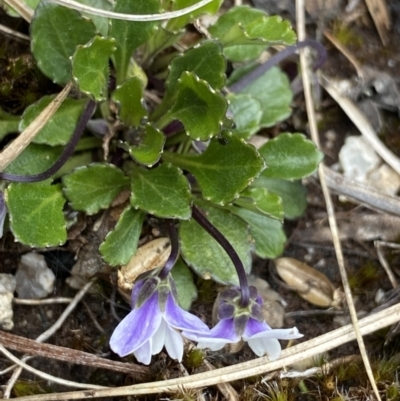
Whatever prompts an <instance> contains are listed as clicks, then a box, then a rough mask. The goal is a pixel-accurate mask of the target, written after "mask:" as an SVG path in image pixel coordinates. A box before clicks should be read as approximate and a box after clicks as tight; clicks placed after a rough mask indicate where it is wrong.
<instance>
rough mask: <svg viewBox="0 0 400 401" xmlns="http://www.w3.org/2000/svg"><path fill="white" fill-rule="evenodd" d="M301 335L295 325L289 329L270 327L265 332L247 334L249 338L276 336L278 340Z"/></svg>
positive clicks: (290, 338) (291, 338)
mask: <svg viewBox="0 0 400 401" xmlns="http://www.w3.org/2000/svg"><path fill="white" fill-rule="evenodd" d="M301 337H303V334H300V333H299V330H297V327H292V328H291V329H270V330H268V331H265V332H260V333H257V334H254V335H253V336H249V339H254V338H277V339H279V340H294V339H296V338H301ZM243 338H244V336H243Z"/></svg>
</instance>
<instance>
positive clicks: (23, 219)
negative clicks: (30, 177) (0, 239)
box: [5, 180, 67, 248]
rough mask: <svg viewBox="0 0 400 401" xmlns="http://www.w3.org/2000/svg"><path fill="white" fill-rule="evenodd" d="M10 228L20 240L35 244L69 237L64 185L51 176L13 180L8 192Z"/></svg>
mask: <svg viewBox="0 0 400 401" xmlns="http://www.w3.org/2000/svg"><path fill="white" fill-rule="evenodd" d="M5 199H6V203H7V208H8V212H9V216H10V228H11V231H12V233H13V234H14V237H15V239H16V240H17V241H19V242H21V243H23V244H25V245H29V246H32V247H40V248H42V247H48V246H58V245H62V244H63V243H64V242H65V241H66V240H67V230H66V226H65V220H64V214H63V206H64V203H65V199H64V197H63V195H62V188H61V185H59V184H57V185H51V182H50V180H47V181H42V182H37V183H33V184H22V183H13V184H10V185H9V186H8V187H7V189H6V192H5Z"/></svg>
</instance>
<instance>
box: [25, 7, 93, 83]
mask: <svg viewBox="0 0 400 401" xmlns="http://www.w3.org/2000/svg"><path fill="white" fill-rule="evenodd" d="M95 32H96V29H95V26H94V25H93V23H92V22H91V21H90V20H88V19H86V18H82V17H81V15H80V14H79V13H78V12H77V11H75V10H71V9H69V8H66V7H62V6H58V5H56V4H53V3H50V2H46V1H42V2H41V3H40V4H39V5H38V6H37V8H36V12H35V15H34V18H33V20H32V23H31V37H32V42H31V47H32V52H33V55H34V56H35V59H36V61H37V64H38V66H39V68H40V69H41V70H42V71H43V73H44V74H45V75H47V76H48V77H49V78H51V79H53V81H54V82H56V83H58V84H65V83H67V82H68V81H69V80H70V79H71V78H72V74H71V61H70V57H71V56H72V55H73V54H74V51H75V49H76V46H78V45H83V44H85V43H87V42H88V41H89V40H90V39H91V38H92V37H93V36H94V35H95Z"/></svg>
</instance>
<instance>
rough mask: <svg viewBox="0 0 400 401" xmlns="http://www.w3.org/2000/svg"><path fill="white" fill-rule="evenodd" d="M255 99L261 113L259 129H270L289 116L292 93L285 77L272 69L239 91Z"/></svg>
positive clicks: (277, 70)
mask: <svg viewBox="0 0 400 401" xmlns="http://www.w3.org/2000/svg"><path fill="white" fill-rule="evenodd" d="M240 93H241V94H248V95H250V96H252V97H253V98H254V99H257V100H258V101H259V102H260V104H261V110H262V111H263V114H262V117H261V120H260V128H261V127H271V126H273V125H275V124H276V123H277V122H279V121H282V120H284V119H285V118H287V117H289V116H290V114H291V109H290V104H291V102H292V97H293V95H292V91H291V90H290V85H289V81H288V78H287V76H286V75H285V74H284V73H283V72H281V71H280V70H279V68H276V67H273V68H271V69H270V70H269V71H267V72H266V73H265V74H263V75H262V76H261V77H260V78H258V79H256V80H255V81H253V82H252V83H251V84H250V85H248V86H246V87H245V88H244V89H243V90H241V91H240Z"/></svg>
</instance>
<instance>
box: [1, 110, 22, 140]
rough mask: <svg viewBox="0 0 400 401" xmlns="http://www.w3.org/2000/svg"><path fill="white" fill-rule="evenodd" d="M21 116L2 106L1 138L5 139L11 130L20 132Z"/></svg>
mask: <svg viewBox="0 0 400 401" xmlns="http://www.w3.org/2000/svg"><path fill="white" fill-rule="evenodd" d="M20 118H21V117H19V116H14V115H12V114H9V113H7V112H5V111H4V110H2V109H1V108H0V139H3V138H4V137H5V136H6V135H7V134H9V133H11V132H18V126H19V120H20Z"/></svg>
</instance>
